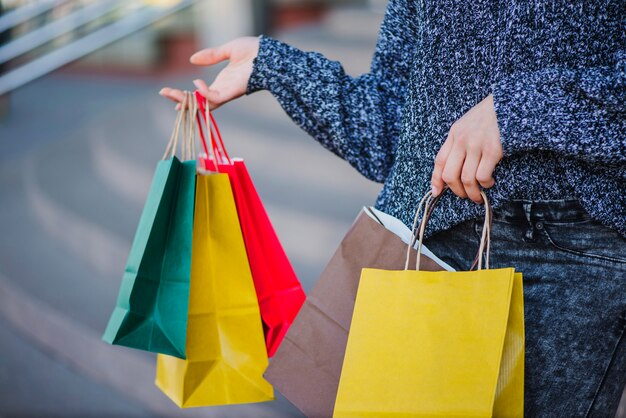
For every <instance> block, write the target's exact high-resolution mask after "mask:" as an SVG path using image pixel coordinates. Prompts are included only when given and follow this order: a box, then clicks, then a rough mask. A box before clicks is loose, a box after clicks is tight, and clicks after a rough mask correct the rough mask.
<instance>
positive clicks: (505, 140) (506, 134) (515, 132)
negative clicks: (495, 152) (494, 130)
mask: <svg viewBox="0 0 626 418" xmlns="http://www.w3.org/2000/svg"><path fill="white" fill-rule="evenodd" d="M491 92H492V94H493V105H494V109H495V111H496V117H497V119H498V128H499V129H500V141H501V142H502V153H503V155H504V157H508V156H510V155H511V154H513V153H514V152H516V151H519V144H518V143H517V142H518V141H517V140H518V138H519V136H520V133H521V132H525V131H528V130H529V129H530V128H531V126H530V123H531V121H530V120H528V118H527V117H526V116H524V115H525V114H527V111H528V109H526V106H528V105H530V97H528V96H529V92H528V91H527V90H526V89H525V88H524V87H523V86H520V85H518V84H517V83H516V82H515V81H514V79H511V78H509V79H505V80H502V81H500V82H498V83H496V84H494V85H493V86H492V88H491Z"/></svg>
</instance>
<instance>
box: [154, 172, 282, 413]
mask: <svg viewBox="0 0 626 418" xmlns="http://www.w3.org/2000/svg"><path fill="white" fill-rule="evenodd" d="M186 353H187V360H181V359H179V358H176V357H171V356H167V355H161V354H160V355H158V357H157V374H156V385H157V386H158V387H159V388H160V389H161V390H162V391H163V392H164V393H165V394H166V395H167V396H168V397H170V398H171V399H172V400H173V401H174V402H175V403H176V404H177V405H178V406H180V407H183V408H185V407H194V406H209V405H227V404H238V403H247V402H263V401H270V400H273V399H274V391H273V389H272V386H271V385H270V384H269V383H268V382H267V381H266V380H265V379H263V377H262V375H263V372H264V371H265V369H266V367H267V365H268V359H267V352H266V349H265V340H264V337H263V328H262V325H261V317H260V313H259V305H258V301H257V297H256V291H255V289H254V284H253V282H252V276H251V273H250V267H249V264H248V259H247V254H246V250H245V247H244V242H243V237H242V234H241V229H240V226H239V220H238V218H237V211H236V208H235V203H234V200H233V195H232V191H231V186H230V182H229V179H228V175H226V174H209V175H205V176H203V175H198V176H197V180H196V203H195V214H194V228H193V242H192V260H191V290H190V295H189V316H188V325H187V343H186Z"/></svg>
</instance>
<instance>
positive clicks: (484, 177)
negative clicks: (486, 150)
mask: <svg viewBox="0 0 626 418" xmlns="http://www.w3.org/2000/svg"><path fill="white" fill-rule="evenodd" d="M497 164H498V158H497V157H492V156H491V155H489V154H483V156H482V158H481V159H480V164H479V165H478V169H477V170H476V180H477V181H478V182H479V183H480V185H481V186H483V187H484V188H485V189H488V188H490V187H493V185H494V184H496V180H495V179H494V178H493V172H494V170H495V169H496V165H497Z"/></svg>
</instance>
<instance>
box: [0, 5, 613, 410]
mask: <svg viewBox="0 0 626 418" xmlns="http://www.w3.org/2000/svg"><path fill="white" fill-rule="evenodd" d="M385 5H386V0H196V1H191V0H182V1H181V0H143V1H140V0H37V1H35V0H31V1H25V0H6V1H1V0H0V417H1V418H6V417H117V416H119V417H152V416H161V417H178V416H190V417H191V416H193V417H239V418H242V417H251V418H252V417H254V418H263V417H300V416H302V415H301V414H299V412H298V411H297V410H296V409H295V408H294V407H293V406H291V405H290V404H289V402H287V401H286V400H285V399H284V398H282V397H281V396H278V399H277V400H276V401H275V402H270V403H264V404H255V405H243V406H230V407H218V408H202V409H194V410H179V409H178V408H177V407H175V406H174V405H173V404H172V403H171V402H170V401H169V399H167V398H166V397H165V396H164V395H163V394H161V393H160V392H159V391H158V390H157V389H156V388H155V387H154V385H153V380H154V368H155V367H154V363H155V360H154V356H153V355H151V354H148V353H143V352H138V351H134V350H130V349H126V348H123V347H118V346H116V347H111V346H108V345H106V344H104V343H102V342H101V341H100V336H101V334H102V332H103V330H104V327H105V325H106V323H107V321H108V318H109V315H110V314H111V311H112V309H113V307H114V304H115V300H116V296H117V291H118V288H119V284H120V280H121V276H122V273H123V270H124V264H125V262H126V257H127V254H128V251H129V248H130V244H131V240H132V238H133V235H134V233H135V228H136V226H137V222H138V220H139V216H140V214H141V210H142V207H143V203H144V200H145V198H146V195H147V192H148V188H149V186H150V182H151V178H152V174H153V171H154V167H155V165H156V163H157V161H158V160H159V159H160V158H161V156H162V153H163V151H164V148H165V144H166V142H167V140H168V139H169V135H170V132H171V129H172V127H173V123H174V118H175V116H176V114H175V111H174V106H173V104H172V103H171V102H169V101H167V100H165V99H163V98H161V97H160V96H158V95H157V92H158V91H159V90H160V88H161V87H163V86H170V87H178V88H183V89H189V90H193V89H194V86H193V84H192V80H193V79H194V78H199V77H201V78H204V79H206V80H207V81H211V80H212V78H213V77H214V76H215V74H216V73H217V71H218V70H219V68H214V69H211V70H207V69H198V68H193V67H192V66H191V65H190V64H189V63H188V58H189V56H190V55H191V54H192V53H193V52H194V51H196V50H198V49H201V48H203V47H207V46H213V45H217V44H220V43H222V42H225V41H228V40H230V39H232V38H234V37H237V36H242V35H258V34H261V33H266V34H270V35H272V36H274V37H276V38H278V39H280V40H283V41H286V42H288V43H290V44H292V45H294V46H296V47H299V48H301V49H305V50H315V51H319V52H322V53H323V54H325V55H326V56H328V57H329V58H331V59H335V60H339V61H341V62H342V63H343V64H344V67H345V69H346V71H347V72H348V73H349V74H351V75H358V74H361V73H364V72H367V71H368V69H369V63H370V59H371V55H372V52H373V50H374V46H375V43H376V36H377V31H378V27H379V25H380V22H381V20H382V17H383V12H384V8H385ZM215 117H216V119H217V121H218V123H219V125H220V128H221V130H222V134H223V136H224V138H225V141H226V142H227V144H228V146H229V149H230V150H231V155H232V154H234V155H237V156H241V157H244V158H245V159H246V162H247V165H248V168H249V170H250V172H251V174H252V177H253V179H254V181H255V183H256V186H257V188H258V191H259V193H260V195H261V198H262V199H263V201H264V203H265V205H266V208H267V210H268V212H269V215H270V217H271V218H272V220H273V223H274V225H275V227H276V229H277V232H278V234H279V236H280V238H281V240H282V242H283V244H284V246H285V248H286V251H287V253H288V255H289V256H290V258H291V260H292V263H293V264H294V267H295V269H296V271H297V273H298V275H299V277H300V279H301V281H302V283H303V285H304V287H305V290H306V291H309V290H310V289H311V287H312V286H313V284H314V282H315V280H316V279H317V277H318V276H319V274H320V272H321V271H322V269H323V267H324V266H325V264H326V262H327V261H328V260H329V259H330V256H331V255H332V253H333V252H334V251H335V249H336V247H337V245H338V244H339V242H340V240H341V238H342V237H343V235H344V234H345V232H346V231H347V229H348V228H349V226H350V224H351V223H352V221H353V220H354V218H355V217H356V215H357V214H358V212H359V210H360V208H361V207H362V206H363V205H370V204H373V202H374V200H375V197H376V195H377V193H378V191H379V189H380V185H378V184H375V183H372V182H369V181H367V180H365V179H364V178H362V177H361V176H359V175H358V174H357V173H356V171H354V170H353V169H351V168H350V167H349V166H348V165H347V164H346V163H345V162H343V161H341V160H339V159H338V158H337V157H335V156H334V155H332V154H331V153H329V152H327V151H325V150H324V149H322V147H320V146H319V145H318V144H317V143H315V142H314V141H312V140H311V139H310V138H308V137H307V135H306V134H305V133H303V132H302V131H300V130H299V128H297V127H296V126H295V125H294V124H293V123H292V122H291V121H290V120H289V118H288V117H287V116H286V115H285V114H284V113H283V111H282V110H281V108H280V106H279V105H278V104H277V103H276V101H275V100H274V99H273V98H272V96H271V95H270V94H269V93H267V92H259V93H256V94H254V95H252V96H249V97H243V98H241V99H239V100H236V101H234V102H232V103H230V104H227V105H225V106H224V107H222V108H220V109H219V110H217V111H216V112H215ZM622 414H623V412H622ZM622 416H623V415H622Z"/></svg>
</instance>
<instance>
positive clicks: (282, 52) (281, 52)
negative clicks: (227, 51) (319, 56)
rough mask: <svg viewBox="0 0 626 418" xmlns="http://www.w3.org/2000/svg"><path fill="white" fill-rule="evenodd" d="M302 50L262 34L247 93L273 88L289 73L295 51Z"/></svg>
mask: <svg viewBox="0 0 626 418" xmlns="http://www.w3.org/2000/svg"><path fill="white" fill-rule="evenodd" d="M297 52H301V51H299V50H297V49H295V48H293V47H291V46H289V45H287V44H285V43H283V42H280V41H277V40H275V39H272V38H270V37H269V36H265V35H261V36H260V37H259V53H258V54H257V56H256V58H254V61H253V62H252V74H250V79H249V80H248V87H247V89H246V94H252V93H254V92H256V91H259V90H271V89H272V86H273V85H275V84H276V83H277V82H278V81H279V79H280V78H281V77H282V76H285V74H289V67H290V64H291V63H292V62H293V61H294V53H297Z"/></svg>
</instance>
